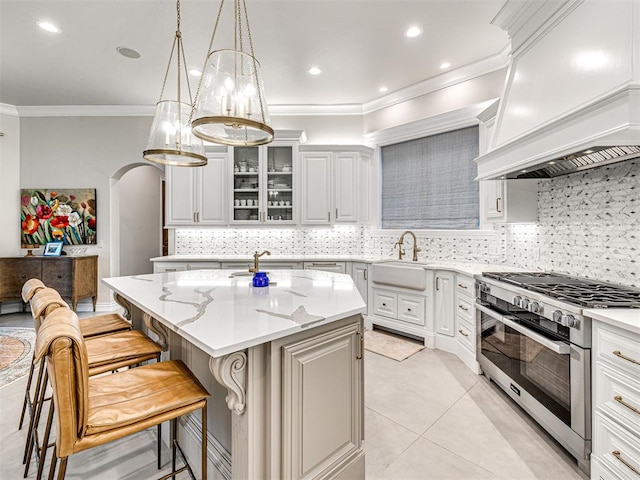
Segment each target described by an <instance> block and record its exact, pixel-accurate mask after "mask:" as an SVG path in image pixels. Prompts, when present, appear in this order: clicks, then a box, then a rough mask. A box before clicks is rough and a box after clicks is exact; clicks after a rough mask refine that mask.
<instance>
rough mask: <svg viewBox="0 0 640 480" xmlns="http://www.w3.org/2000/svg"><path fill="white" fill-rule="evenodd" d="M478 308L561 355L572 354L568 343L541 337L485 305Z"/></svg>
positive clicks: (477, 305)
mask: <svg viewBox="0 0 640 480" xmlns="http://www.w3.org/2000/svg"><path fill="white" fill-rule="evenodd" d="M476 308H477V309H478V310H480V311H481V312H484V313H486V314H487V315H489V316H490V317H492V318H495V319H496V320H498V321H499V322H502V323H503V324H505V325H506V326H508V327H511V328H513V329H514V330H516V331H518V332H520V333H521V334H523V335H524V336H526V337H529V338H530V339H531V340H533V341H535V342H538V343H539V344H540V345H542V346H544V347H547V348H548V349H549V350H551V351H553V352H555V353H557V354H559V355H569V354H570V353H571V346H570V345H569V344H568V343H566V342H562V341H554V340H549V339H548V338H547V337H545V336H544V335H540V334H539V333H537V332H534V331H533V330H531V329H529V328H527V327H525V326H523V325H520V324H519V323H517V322H514V321H513V320H511V319H510V318H508V317H505V316H504V315H500V314H499V313H498V312H495V311H493V310H491V309H490V308H487V307H485V306H484V305H480V304H479V303H476Z"/></svg>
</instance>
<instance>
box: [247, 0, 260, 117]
mask: <svg viewBox="0 0 640 480" xmlns="http://www.w3.org/2000/svg"><path fill="white" fill-rule="evenodd" d="M242 7H243V8H244V19H245V21H246V22H247V36H248V37H249V50H251V58H253V68H254V70H255V71H258V60H257V59H256V55H255V53H253V38H252V37H251V28H249V14H248V13H247V2H246V0H242ZM255 79H256V85H255V87H256V91H257V93H258V100H259V101H260V113H261V114H262V112H264V104H263V100H262V89H261V88H260V85H258V77H257V76H256V77H255ZM263 120H264V119H263Z"/></svg>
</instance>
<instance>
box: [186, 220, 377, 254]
mask: <svg viewBox="0 0 640 480" xmlns="http://www.w3.org/2000/svg"><path fill="white" fill-rule="evenodd" d="M364 228H365V227H362V226H334V227H324V228H322V227H318V228H294V227H291V228H260V229H257V228H217V229H211V230H201V229H188V228H181V229H176V231H175V253H176V254H177V255H184V254H190V255H211V254H224V255H252V254H253V252H255V251H256V250H269V251H270V252H271V253H272V254H274V255H328V254H341V255H357V256H361V255H363V253H364V248H363V240H362V239H363V230H364Z"/></svg>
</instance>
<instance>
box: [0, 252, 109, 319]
mask: <svg viewBox="0 0 640 480" xmlns="http://www.w3.org/2000/svg"><path fill="white" fill-rule="evenodd" d="M30 278H39V279H40V280H42V282H43V283H44V284H45V285H46V286H47V287H51V288H55V289H56V290H57V291H58V292H59V293H60V295H61V296H62V297H63V298H65V299H69V300H70V301H71V305H72V307H73V309H74V310H76V308H77V307H78V300H82V299H83V298H89V297H91V299H92V300H93V311H94V312H95V311H96V301H97V298H98V256H97V255H87V256H82V257H70V256H64V257H35V256H33V257H29V256H28V257H7V258H0V304H2V302H6V301H16V300H19V301H22V293H21V291H22V285H23V284H24V282H26V281H27V280H29V279H30ZM23 308H24V305H23Z"/></svg>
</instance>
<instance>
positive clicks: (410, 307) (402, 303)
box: [398, 295, 425, 325]
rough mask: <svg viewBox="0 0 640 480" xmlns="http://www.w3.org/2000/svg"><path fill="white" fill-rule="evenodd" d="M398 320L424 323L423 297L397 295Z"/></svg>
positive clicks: (418, 323)
mask: <svg viewBox="0 0 640 480" xmlns="http://www.w3.org/2000/svg"><path fill="white" fill-rule="evenodd" d="M398 320H402V321H404V322H409V323H414V324H416V325H424V323H425V316H424V298H422V297H412V296H410V295H398Z"/></svg>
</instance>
